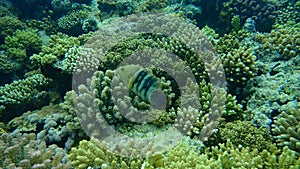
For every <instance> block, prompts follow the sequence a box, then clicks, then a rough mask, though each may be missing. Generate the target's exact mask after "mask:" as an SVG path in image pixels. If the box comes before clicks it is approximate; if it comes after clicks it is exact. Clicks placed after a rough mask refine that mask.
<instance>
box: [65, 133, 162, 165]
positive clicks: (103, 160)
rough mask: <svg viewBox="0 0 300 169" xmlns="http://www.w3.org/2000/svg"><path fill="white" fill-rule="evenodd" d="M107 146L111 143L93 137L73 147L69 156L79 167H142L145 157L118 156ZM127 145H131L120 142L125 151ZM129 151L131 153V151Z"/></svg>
mask: <svg viewBox="0 0 300 169" xmlns="http://www.w3.org/2000/svg"><path fill="white" fill-rule="evenodd" d="M107 146H109V145H106V144H105V143H103V142H101V141H99V140H97V139H95V138H91V140H90V141H87V140H83V141H81V142H80V143H79V146H78V147H73V148H72V150H71V152H70V154H69V158H70V159H71V160H72V166H73V167H75V168H78V169H84V168H88V167H94V168H99V167H101V168H132V169H139V168H141V167H142V164H143V162H144V159H141V158H136V159H135V158H130V157H131V155H129V156H128V157H121V156H118V155H117V154H114V153H113V152H112V151H110V150H109V148H107ZM123 146H125V147H123ZM126 146H130V145H121V144H120V148H121V149H122V147H123V148H125V149H124V151H128V150H129V147H126ZM145 148H146V147H145ZM138 151H139V150H138ZM127 153H129V154H130V152H127ZM132 153H138V152H134V151H132ZM133 156H134V155H133ZM161 157H162V156H161ZM160 160H161V159H160ZM155 162H156V163H157V164H158V163H159V162H157V161H155ZM157 167H159V166H157ZM152 168H153V166H152Z"/></svg>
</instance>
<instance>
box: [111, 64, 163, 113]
mask: <svg viewBox="0 0 300 169" xmlns="http://www.w3.org/2000/svg"><path fill="white" fill-rule="evenodd" d="M117 73H118V75H119V76H120V79H121V81H123V82H124V83H125V85H127V86H128V88H129V89H130V90H131V91H132V92H133V93H135V94H136V95H138V96H139V97H141V98H142V99H143V100H144V101H146V102H149V103H150V104H151V106H153V107H154V108H156V109H160V110H163V109H165V107H166V105H167V102H168V99H167V97H166V95H165V94H164V93H163V92H162V91H161V90H160V89H159V84H158V82H157V80H156V78H155V76H154V75H153V74H152V73H149V72H147V71H146V70H145V69H143V68H142V67H140V66H138V65H126V66H122V67H119V68H118V69H117Z"/></svg>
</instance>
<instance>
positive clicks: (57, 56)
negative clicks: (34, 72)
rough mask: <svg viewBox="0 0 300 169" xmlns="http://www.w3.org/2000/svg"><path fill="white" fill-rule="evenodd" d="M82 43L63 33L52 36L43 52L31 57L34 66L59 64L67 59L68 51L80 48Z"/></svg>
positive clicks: (44, 46) (43, 47)
mask: <svg viewBox="0 0 300 169" xmlns="http://www.w3.org/2000/svg"><path fill="white" fill-rule="evenodd" d="M79 45H80V41H79V40H78V39H77V38H75V37H70V36H68V35H65V34H63V33H57V34H56V35H52V36H51V39H50V41H49V43H48V44H47V45H43V46H42V51H41V52H40V53H39V54H34V55H33V56H31V57H30V60H31V62H32V63H33V64H34V65H40V64H41V65H42V66H46V65H50V66H54V67H55V64H59V63H60V62H61V61H62V60H63V59H64V57H65V54H66V53H67V51H68V50H69V49H70V48H72V47H78V46H79Z"/></svg>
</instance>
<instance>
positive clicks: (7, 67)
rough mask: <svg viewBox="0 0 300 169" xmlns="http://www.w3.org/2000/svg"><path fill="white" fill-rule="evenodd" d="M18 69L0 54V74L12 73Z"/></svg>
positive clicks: (14, 63) (15, 64)
mask: <svg viewBox="0 0 300 169" xmlns="http://www.w3.org/2000/svg"><path fill="white" fill-rule="evenodd" d="M18 69H20V65H19V64H17V63H16V62H13V61H12V60H10V59H9V58H8V56H6V55H5V54H4V52H0V72H1V73H12V72H13V71H14V70H18Z"/></svg>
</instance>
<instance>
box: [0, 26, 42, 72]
mask: <svg viewBox="0 0 300 169" xmlns="http://www.w3.org/2000/svg"><path fill="white" fill-rule="evenodd" d="M1 48H2V49H4V50H5V55H7V56H8V58H9V60H11V61H15V62H17V63H22V64H24V63H25V64H27V67H30V65H29V57H30V56H31V55H33V54H34V53H38V52H39V51H40V50H41V48H42V40H41V38H40V37H39V36H38V34H37V30H33V29H30V28H29V29H25V30H17V31H15V32H14V33H13V35H12V36H6V37H5V41H4V44H3V45H2V46H1Z"/></svg>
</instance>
